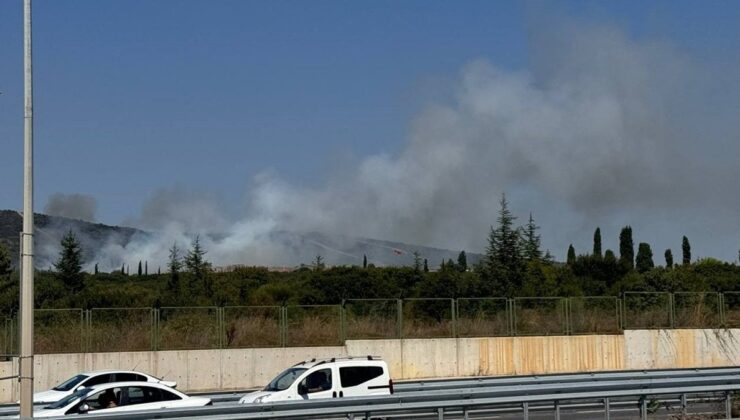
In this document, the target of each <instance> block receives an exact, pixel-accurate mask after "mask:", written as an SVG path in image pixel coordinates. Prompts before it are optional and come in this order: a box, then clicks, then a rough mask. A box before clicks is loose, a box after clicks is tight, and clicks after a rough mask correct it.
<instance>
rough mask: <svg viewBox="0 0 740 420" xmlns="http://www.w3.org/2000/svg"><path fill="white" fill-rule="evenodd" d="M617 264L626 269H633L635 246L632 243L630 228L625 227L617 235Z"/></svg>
mask: <svg viewBox="0 0 740 420" xmlns="http://www.w3.org/2000/svg"><path fill="white" fill-rule="evenodd" d="M619 262H620V263H621V264H623V265H624V266H625V267H627V268H628V269H630V270H631V269H633V268H635V244H634V242H633V241H632V227H631V226H625V227H623V228H622V231H621V232H620V233H619Z"/></svg>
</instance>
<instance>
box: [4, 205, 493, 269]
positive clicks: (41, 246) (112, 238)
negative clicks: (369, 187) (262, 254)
mask: <svg viewBox="0 0 740 420" xmlns="http://www.w3.org/2000/svg"><path fill="white" fill-rule="evenodd" d="M35 226H36V250H35V251H36V256H37V260H36V266H37V267H39V268H49V267H50V266H51V264H52V263H53V261H55V260H56V258H57V255H58V249H59V242H60V241H61V238H62V236H63V235H64V234H65V233H66V232H68V231H69V230H70V229H71V230H72V231H73V232H74V233H75V234H76V235H77V237H78V239H79V240H80V242H81V244H82V250H83V254H84V255H86V256H88V257H87V260H88V261H94V260H95V259H97V258H100V256H96V254H97V252H98V251H99V250H100V249H103V248H104V245H110V244H111V243H112V244H116V245H120V246H121V247H123V248H125V247H126V245H127V244H129V243H130V242H131V241H132V240H133V239H136V240H137V241H140V242H141V241H142V239H144V240H146V238H149V237H152V238H153V237H155V236H156V233H149V232H144V231H141V230H138V229H134V228H130V227H121V226H110V225H105V224H101V223H90V222H85V221H81V220H74V219H68V218H64V217H56V216H48V215H45V214H36V215H35ZM22 227H23V217H22V215H21V214H20V213H19V212H16V211H13V210H0V242H2V243H4V244H5V245H6V246H8V247H9V248H10V251H11V255H12V259H13V264H17V261H18V254H19V249H18V248H19V235H20V232H21V229H22ZM224 236H226V235H224ZM214 239H215V238H214ZM263 239H264V240H265V242H266V243H269V244H270V246H272V247H277V248H279V249H280V251H281V253H282V254H281V255H284V258H285V259H284V261H281V262H279V264H283V265H285V266H289V267H294V266H298V265H300V264H310V263H311V262H312V261H314V260H315V258H316V256H317V255H321V256H322V258H323V259H324V261H325V263H326V264H327V265H361V264H362V259H363V255H365V256H367V259H368V263H371V264H375V265H377V266H404V265H406V266H409V265H412V264H413V262H414V255H413V254H414V252H418V253H419V255H420V256H421V258H426V259H427V260H428V261H429V266H430V268H433V267H437V266H438V265H439V264H440V263H441V262H442V261H443V260H448V259H453V260H455V261H456V260H457V256H458V254H459V252H460V251H459V250H446V249H439V248H432V247H426V246H419V245H410V244H405V243H400V242H392V241H383V240H378V239H366V238H352V237H346V236H340V235H326V234H321V233H293V232H286V231H276V232H272V233H271V234H270V235H269V237H267V238H263ZM215 240H217V239H215ZM211 257H212V258H214V257H215V256H214V255H212V254H211ZM479 259H480V255H477V254H472V253H468V262H469V263H470V264H473V263H475V262H476V261H478V260H479ZM128 263H131V264H134V263H135V261H132V262H128ZM161 263H163V262H161ZM214 263H215V264H216V265H228V264H245V265H275V263H274V262H271V263H269V264H268V263H266V262H264V261H262V262H261V261H228V262H226V263H224V262H221V261H214Z"/></svg>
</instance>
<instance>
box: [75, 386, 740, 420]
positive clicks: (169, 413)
mask: <svg viewBox="0 0 740 420" xmlns="http://www.w3.org/2000/svg"><path fill="white" fill-rule="evenodd" d="M737 391H740V379H738V377H736V376H731V377H729V378H728V377H715V378H700V379H694V380H692V379H690V378H687V379H686V380H684V381H681V380H678V381H676V380H674V379H672V378H665V379H661V380H642V381H611V382H604V383H596V384H594V383H581V384H571V385H566V386H558V384H552V385H551V386H549V387H542V386H540V385H530V386H520V387H505V388H504V389H494V390H492V389H472V390H471V389H466V390H452V391H450V390H442V391H423V392H414V393H402V394H399V395H392V396H385V397H368V398H335V399H325V400H306V401H295V402H279V403H267V404H244V405H238V404H231V405H222V406H212V407H202V408H194V409H173V410H156V411H141V412H128V413H121V414H108V415H95V414H94V413H90V414H87V415H86V416H85V418H86V419H89V420H106V419H123V418H126V419H132V420H135V419H145V418H187V417H198V418H218V419H258V418H270V419H277V418H292V419H311V418H331V417H333V416H339V417H344V418H364V419H370V418H372V417H380V416H388V415H401V414H402V415H406V416H409V415H412V414H427V415H429V414H436V415H437V417H438V418H439V419H444V417H445V415H446V414H451V411H456V412H458V413H462V415H463V416H464V418H467V413H468V412H469V411H470V410H474V409H482V408H492V407H502V406H509V407H512V406H513V407H519V408H520V410H521V413H522V414H523V417H524V418H525V419H526V418H528V416H529V409H530V404H533V403H547V404H549V405H550V406H551V407H552V408H553V411H554V412H555V418H558V419H559V418H560V412H559V407H560V405H561V404H562V403H563V402H570V403H572V402H577V401H581V402H582V401H599V402H603V404H604V415H605V417H606V418H609V412H610V411H609V410H610V399H618V398H635V399H637V401H636V402H637V404H638V406H639V409H640V417H641V418H643V419H646V418H647V413H648V409H647V408H648V407H647V399H648V398H654V399H659V398H661V397H663V398H665V397H670V396H680V397H681V401H685V400H686V395H687V394H692V395H693V394H701V395H707V396H714V397H716V395H717V394H720V395H722V398H723V399H724V400H725V411H726V414H727V416H728V418H730V417H729V416H730V412H731V406H730V405H731V395H732V393H733V392H737ZM684 409H685V407H684Z"/></svg>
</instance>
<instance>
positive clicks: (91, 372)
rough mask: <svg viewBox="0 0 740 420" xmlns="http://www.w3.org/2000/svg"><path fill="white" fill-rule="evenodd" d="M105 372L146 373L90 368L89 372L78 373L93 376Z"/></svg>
mask: <svg viewBox="0 0 740 420" xmlns="http://www.w3.org/2000/svg"><path fill="white" fill-rule="evenodd" d="M106 373H108V374H110V373H136V374H138V375H146V376H151V375H147V374H146V373H141V372H136V371H133V370H91V371H89V372H80V373H79V374H78V375H85V376H95V375H105V374H106Z"/></svg>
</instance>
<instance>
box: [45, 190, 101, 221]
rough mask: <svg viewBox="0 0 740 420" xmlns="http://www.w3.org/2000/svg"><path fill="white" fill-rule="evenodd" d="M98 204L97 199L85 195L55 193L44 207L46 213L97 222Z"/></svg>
mask: <svg viewBox="0 0 740 420" xmlns="http://www.w3.org/2000/svg"><path fill="white" fill-rule="evenodd" d="M97 210H98V204H97V202H96V201H95V198H94V197H92V196H89V195H84V194H62V193H54V194H52V195H51V196H49V201H48V202H47V203H46V206H45V207H44V213H46V214H48V215H51V216H61V217H67V218H70V219H77V220H84V221H86V222H94V221H95V213H96V212H97Z"/></svg>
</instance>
